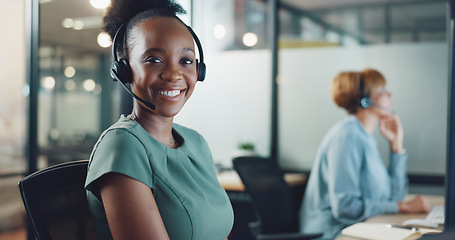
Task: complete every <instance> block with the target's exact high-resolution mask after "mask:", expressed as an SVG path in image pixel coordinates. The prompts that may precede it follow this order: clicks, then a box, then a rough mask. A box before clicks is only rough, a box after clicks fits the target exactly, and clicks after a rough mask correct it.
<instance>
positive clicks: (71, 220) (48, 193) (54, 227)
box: [19, 160, 98, 240]
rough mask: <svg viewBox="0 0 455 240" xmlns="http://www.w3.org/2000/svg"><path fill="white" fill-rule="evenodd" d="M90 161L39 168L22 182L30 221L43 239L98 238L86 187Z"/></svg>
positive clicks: (23, 196)
mask: <svg viewBox="0 0 455 240" xmlns="http://www.w3.org/2000/svg"><path fill="white" fill-rule="evenodd" d="M87 166H88V161H87V160H81V161H73V162H68V163H63V164H59V165H55V166H52V167H49V168H46V169H43V170H40V171H37V172H35V173H33V174H30V175H29V176H27V177H25V178H24V179H23V180H21V181H20V182H19V189H20V193H21V196H22V201H23V202H24V206H25V209H26V211H27V215H28V217H29V220H30V222H31V224H32V226H33V228H34V230H35V234H36V237H37V238H38V239H39V240H73V239H74V240H82V239H83V240H90V239H98V238H97V237H96V233H95V230H94V227H93V222H92V219H91V216H90V211H89V208H88V202H87V196H86V192H85V189H84V184H85V178H86V176H87Z"/></svg>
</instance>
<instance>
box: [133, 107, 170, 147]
mask: <svg viewBox="0 0 455 240" xmlns="http://www.w3.org/2000/svg"><path fill="white" fill-rule="evenodd" d="M139 108H140V107H139ZM131 116H132V118H133V119H134V120H135V121H136V122H137V123H139V124H140V125H141V126H142V128H144V130H145V131H146V132H147V133H148V134H150V136H152V137H153V138H154V139H156V140H157V141H159V142H161V143H163V144H164V145H166V146H168V144H170V143H172V142H173V141H174V138H173V136H172V124H173V118H172V117H162V116H158V115H156V114H154V113H151V112H149V111H148V110H146V109H141V111H139V110H138V108H137V107H136V106H135V107H134V108H133V111H132V113H131Z"/></svg>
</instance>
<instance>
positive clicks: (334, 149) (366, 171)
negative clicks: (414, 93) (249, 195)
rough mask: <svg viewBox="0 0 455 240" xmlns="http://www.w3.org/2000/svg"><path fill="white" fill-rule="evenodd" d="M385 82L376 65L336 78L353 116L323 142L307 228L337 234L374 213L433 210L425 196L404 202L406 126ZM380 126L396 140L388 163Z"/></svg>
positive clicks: (338, 94)
mask: <svg viewBox="0 0 455 240" xmlns="http://www.w3.org/2000/svg"><path fill="white" fill-rule="evenodd" d="M385 85H386V80H385V78H384V77H383V75H382V74H381V73H379V72H378V71H376V70H373V69H365V70H363V71H361V72H342V73H339V74H338V75H337V76H336V77H335V79H334V80H333V82H332V85H331V94H332V98H333V100H334V102H335V103H336V104H337V105H338V106H339V107H342V108H344V109H345V110H346V111H347V112H348V116H347V117H346V118H344V119H342V120H340V121H339V122H337V123H336V124H335V125H334V126H332V128H331V129H330V130H329V131H328V132H327V133H326V135H325V136H324V138H323V140H322V142H321V143H320V146H319V149H318V152H317V155H316V159H315V162H314V165H313V167H312V170H311V174H310V178H309V180H308V185H307V188H306V191H305V195H304V198H303V200H302V207H301V210H300V230H301V232H303V233H323V238H324V239H335V238H336V237H338V236H339V235H340V232H341V230H342V229H343V228H345V227H347V226H349V225H351V224H354V223H357V222H360V221H363V220H365V219H367V218H369V217H371V216H374V215H378V214H386V213H397V212H408V213H412V212H428V211H429V210H430V208H431V206H430V204H429V202H428V200H427V199H426V198H424V197H422V196H417V197H416V198H414V199H412V200H410V201H407V202H403V199H404V197H405V196H406V194H407V190H408V182H407V177H406V162H407V154H406V151H405V150H404V148H403V127H402V125H401V122H400V119H399V117H398V116H397V115H395V114H394V113H393V105H392V95H391V94H390V92H389V91H388V90H387V89H386V88H385ZM378 125H379V130H380V133H381V134H382V136H383V137H384V138H385V139H386V140H387V141H388V142H389V145H390V155H389V159H390V160H389V167H388V168H387V167H386V166H385V165H384V162H383V161H382V159H381V157H380V155H379V151H378V147H377V143H376V139H375V138H374V137H373V135H372V134H373V131H374V130H375V129H376V127H377V126H378Z"/></svg>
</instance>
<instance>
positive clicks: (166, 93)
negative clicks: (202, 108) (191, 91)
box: [158, 90, 180, 97]
mask: <svg viewBox="0 0 455 240" xmlns="http://www.w3.org/2000/svg"><path fill="white" fill-rule="evenodd" d="M158 93H159V94H161V95H164V96H167V97H175V96H177V95H179V94H180V90H174V91H158Z"/></svg>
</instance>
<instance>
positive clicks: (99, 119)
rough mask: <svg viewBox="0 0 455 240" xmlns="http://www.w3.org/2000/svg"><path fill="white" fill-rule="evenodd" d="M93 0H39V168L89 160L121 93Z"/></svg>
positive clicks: (114, 113)
mask: <svg viewBox="0 0 455 240" xmlns="http://www.w3.org/2000/svg"><path fill="white" fill-rule="evenodd" d="M91 2H92V3H93V4H91ZM96 3H97V1H71V0H52V1H40V20H39V21H40V34H39V36H40V46H39V81H40V89H39V95H38V96H39V97H38V104H39V105H38V119H37V121H38V145H39V148H40V151H39V154H40V155H39V159H38V167H39V168H42V167H47V166H50V165H54V164H58V163H62V162H67V161H72V160H79V159H88V157H89V154H90V152H91V149H92V147H93V145H94V143H95V141H96V140H97V139H98V136H99V135H100V133H101V131H103V130H104V129H105V128H107V127H108V126H109V125H110V124H112V123H113V121H115V120H116V118H117V117H118V115H119V100H120V98H119V95H120V94H119V91H118V89H116V88H115V85H114V84H113V83H112V80H110V77H109V72H108V70H109V66H110V62H111V60H110V45H111V43H110V39H109V37H107V35H104V34H102V33H101V21H102V13H103V6H98V5H96ZM108 3H109V2H108Z"/></svg>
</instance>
